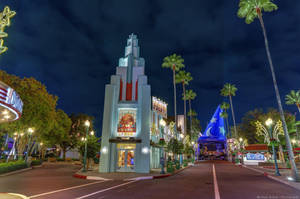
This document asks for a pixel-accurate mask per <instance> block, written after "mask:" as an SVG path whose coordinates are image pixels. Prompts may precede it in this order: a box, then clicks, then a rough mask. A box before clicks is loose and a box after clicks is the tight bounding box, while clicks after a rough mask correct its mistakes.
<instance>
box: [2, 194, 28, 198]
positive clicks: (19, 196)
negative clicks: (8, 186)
mask: <svg viewBox="0 0 300 199" xmlns="http://www.w3.org/2000/svg"><path fill="white" fill-rule="evenodd" d="M0 199H29V198H28V197H27V196H24V195H22V194H17V193H0Z"/></svg>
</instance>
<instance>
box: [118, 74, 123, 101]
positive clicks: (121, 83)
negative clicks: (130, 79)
mask: <svg viewBox="0 0 300 199" xmlns="http://www.w3.org/2000/svg"><path fill="white" fill-rule="evenodd" d="M119 95H120V96H119V100H120V101H122V99H123V80H122V78H121V79H120V94H119Z"/></svg>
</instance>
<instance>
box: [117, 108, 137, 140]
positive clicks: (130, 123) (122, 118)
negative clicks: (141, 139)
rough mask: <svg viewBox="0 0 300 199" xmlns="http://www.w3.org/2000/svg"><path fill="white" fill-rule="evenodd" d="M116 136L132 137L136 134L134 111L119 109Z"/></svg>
mask: <svg viewBox="0 0 300 199" xmlns="http://www.w3.org/2000/svg"><path fill="white" fill-rule="evenodd" d="M117 134H118V136H121V137H133V136H135V134H136V110H135V109H119V117H118V129H117Z"/></svg>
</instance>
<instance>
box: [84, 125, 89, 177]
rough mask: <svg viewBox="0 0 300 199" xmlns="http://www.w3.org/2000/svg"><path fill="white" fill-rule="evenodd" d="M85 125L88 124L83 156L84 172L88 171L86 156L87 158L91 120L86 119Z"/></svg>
mask: <svg viewBox="0 0 300 199" xmlns="http://www.w3.org/2000/svg"><path fill="white" fill-rule="evenodd" d="M84 125H85V126H86V134H85V139H84V140H85V143H84V158H83V170H82V171H83V172H86V158H87V137H88V132H89V127H90V122H89V121H88V120H86V121H85V123H84Z"/></svg>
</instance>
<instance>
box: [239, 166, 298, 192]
mask: <svg viewBox="0 0 300 199" xmlns="http://www.w3.org/2000/svg"><path fill="white" fill-rule="evenodd" d="M243 167H244V168H247V169H250V170H253V171H256V172H258V173H262V174H263V175H264V176H266V177H268V178H270V179H272V180H274V181H277V182H280V183H282V184H285V185H288V186H290V187H293V188H294V189H297V190H300V186H296V185H293V184H291V183H289V182H287V181H285V180H281V179H278V178H276V177H274V176H272V175H269V174H268V173H267V172H264V171H260V170H258V169H254V168H250V167H247V166H245V165H243Z"/></svg>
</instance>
